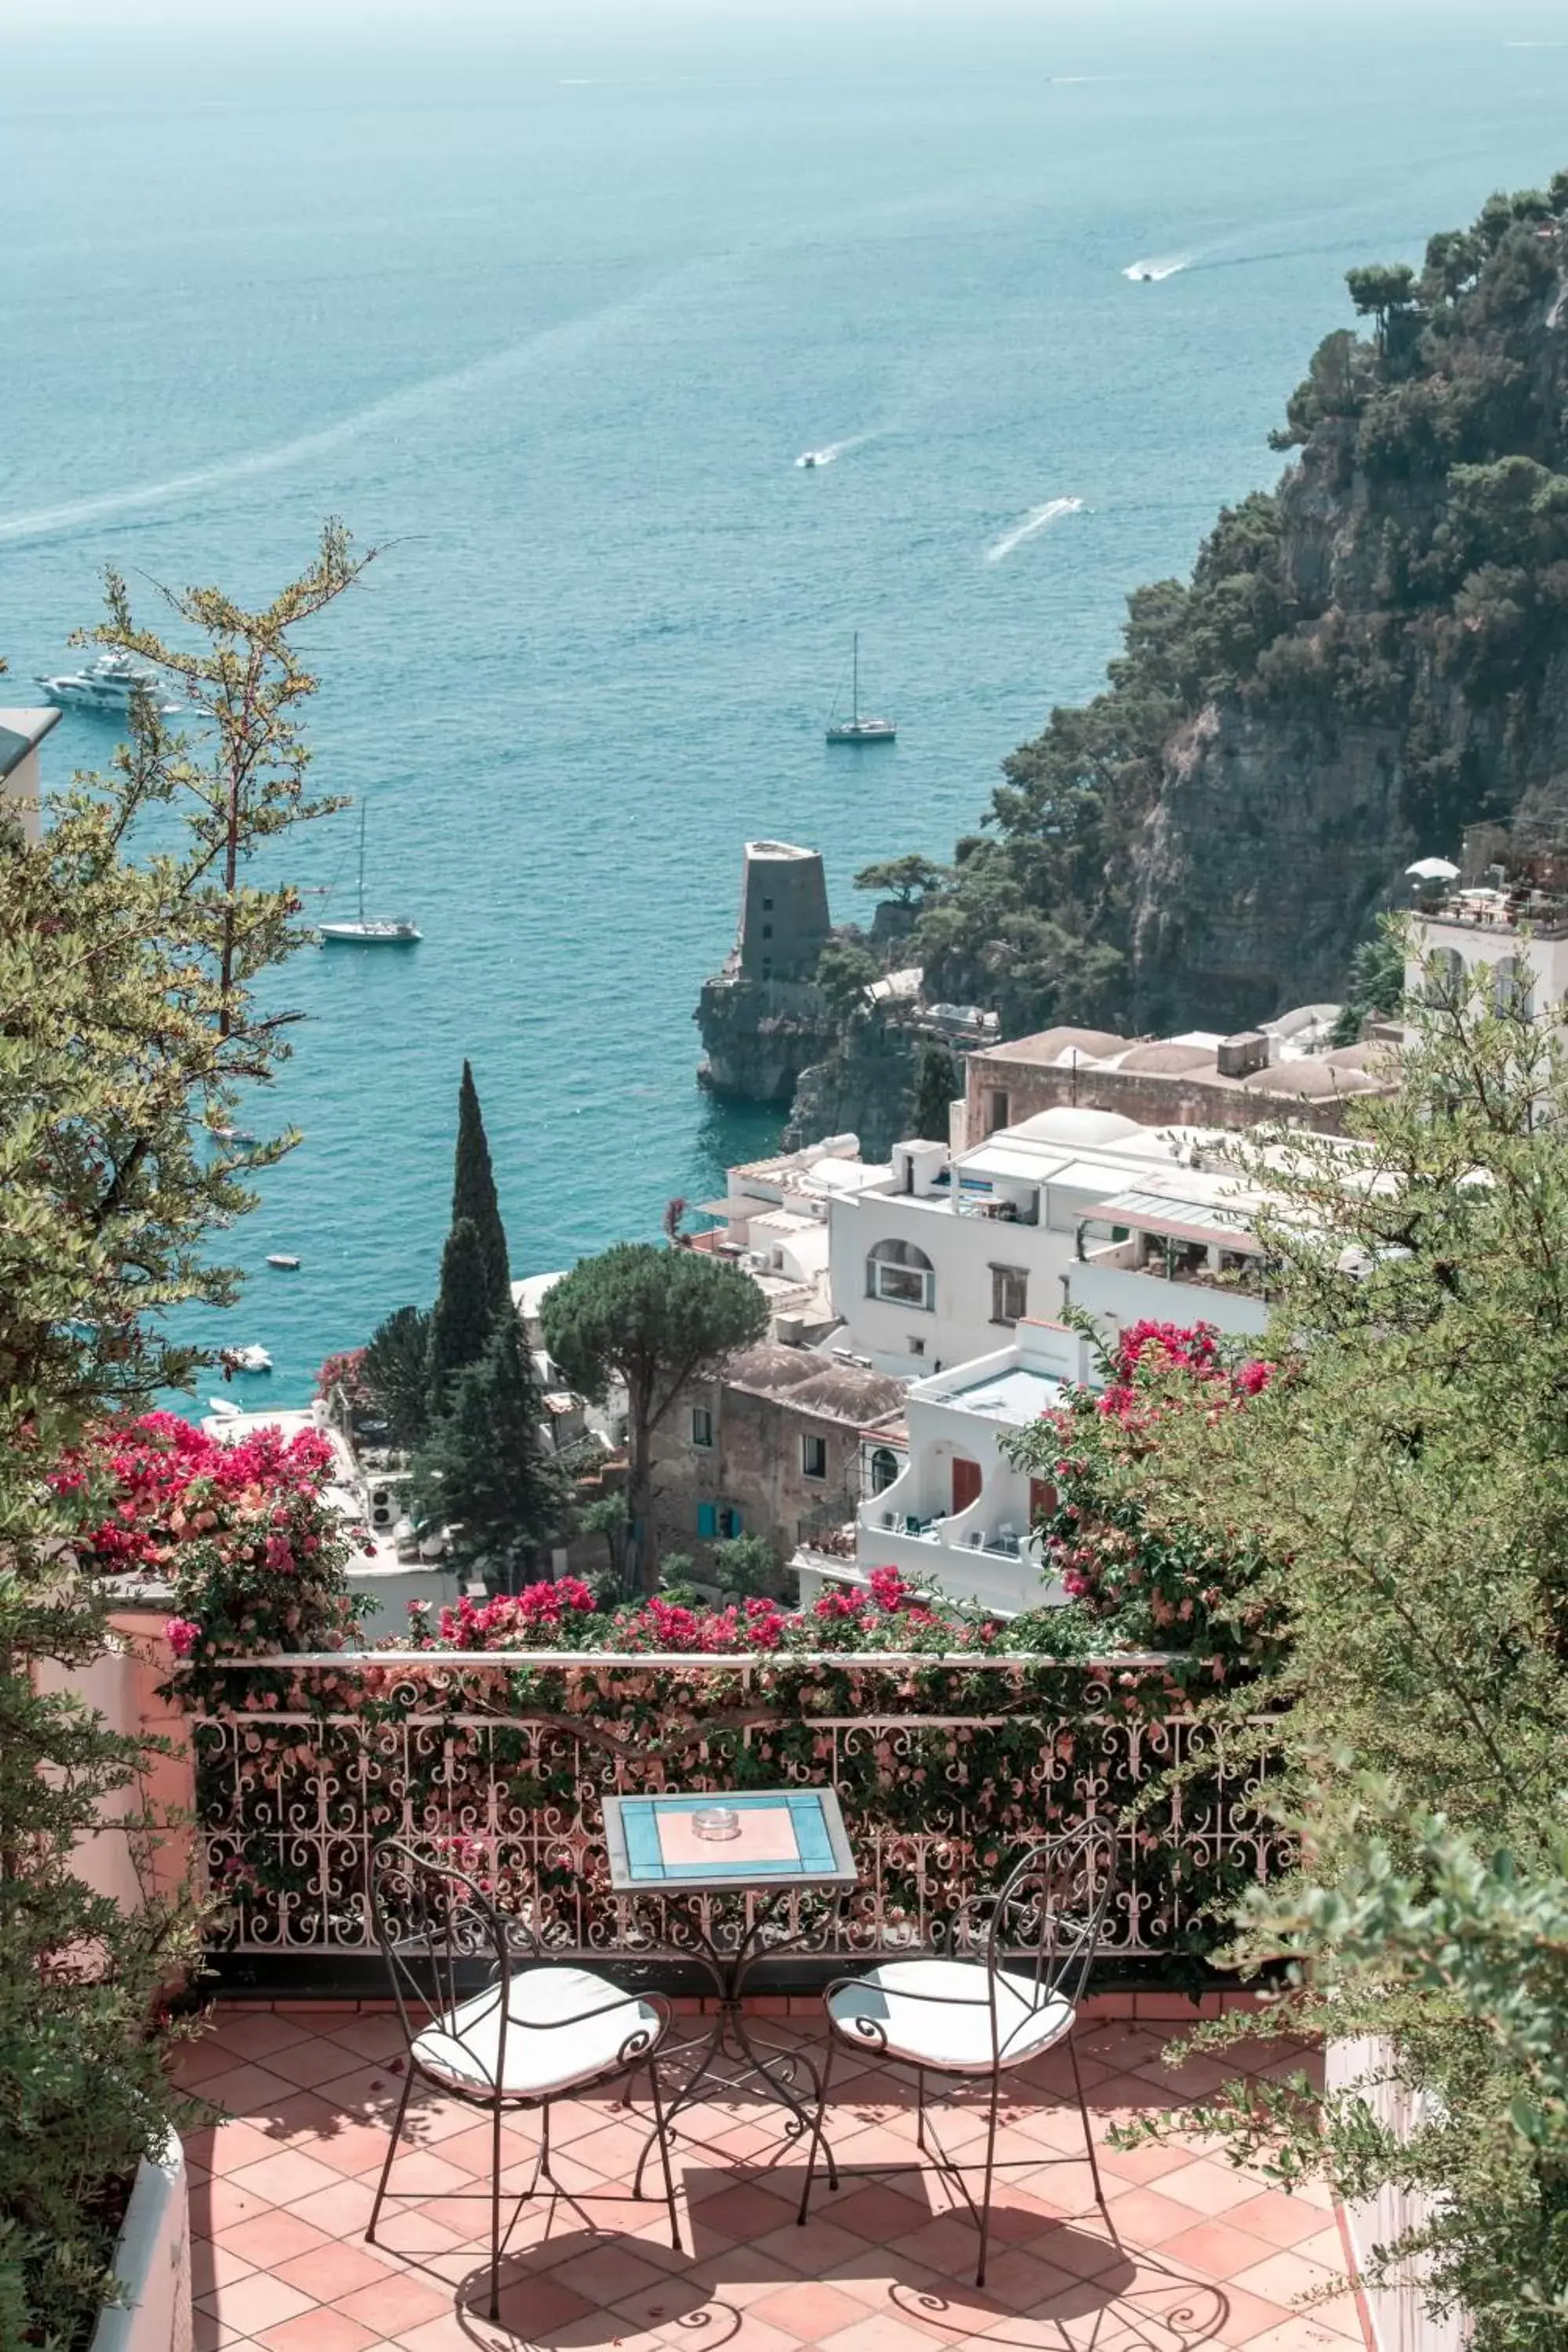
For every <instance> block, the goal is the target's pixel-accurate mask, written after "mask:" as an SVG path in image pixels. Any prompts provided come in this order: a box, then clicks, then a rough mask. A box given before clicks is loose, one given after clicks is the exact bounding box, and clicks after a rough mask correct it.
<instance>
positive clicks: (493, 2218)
mask: <svg viewBox="0 0 1568 2352" xmlns="http://www.w3.org/2000/svg"><path fill="white" fill-rule="evenodd" d="M490 2317H491V2319H492V2320H495V2319H499V2318H500V2093H499V2092H498V2093H497V2095H496V2101H495V2105H494V2106H493V2107H492V2108H491V2109H490Z"/></svg>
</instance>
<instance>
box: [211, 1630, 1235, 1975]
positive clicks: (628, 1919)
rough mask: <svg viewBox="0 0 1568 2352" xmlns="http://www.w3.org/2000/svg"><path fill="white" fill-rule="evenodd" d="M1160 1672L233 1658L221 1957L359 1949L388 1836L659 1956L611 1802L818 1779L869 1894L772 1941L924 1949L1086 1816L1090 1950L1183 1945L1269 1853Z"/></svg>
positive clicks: (807, 1911) (783, 1662)
mask: <svg viewBox="0 0 1568 2352" xmlns="http://www.w3.org/2000/svg"><path fill="white" fill-rule="evenodd" d="M1165 1664H1167V1662H1166V1661H1164V1660H1163V1659H1160V1658H1158V1657H1153V1656H1150V1657H1139V1658H1126V1657H1118V1658H1116V1659H1114V1660H1112V1661H1100V1662H1082V1661H1063V1662H1053V1661H1050V1660H1036V1659H1033V1658H1030V1659H1027V1660H1020V1659H1019V1658H1018V1657H1016V1656H1008V1657H985V1656H975V1655H972V1654H960V1655H956V1656H953V1657H951V1658H944V1657H933V1656H931V1655H927V1654H912V1655H908V1656H904V1655H899V1654H889V1653H877V1654H844V1653H829V1654H821V1655H819V1656H816V1657H806V1656H803V1655H801V1654H787V1655H782V1656H779V1655H774V1656H768V1655H763V1656H761V1657H755V1658H752V1657H748V1658H736V1657H711V1658H704V1657H694V1656H691V1655H689V1654H672V1655H670V1656H668V1657H664V1656H655V1655H648V1654H644V1655H641V1656H634V1657H628V1656H626V1655H624V1654H621V1655H616V1656H608V1655H598V1654H567V1655H563V1654H561V1653H559V1652H543V1653H535V1654H531V1655H524V1654H519V1653H515V1652H512V1653H496V1654H486V1655H480V1654H460V1655H454V1654H429V1653H419V1652H415V1653H404V1654H389V1653H386V1652H382V1653H376V1654H367V1655H365V1656H363V1657H360V1656H353V1657H349V1656H345V1655H343V1654H322V1655H321V1656H318V1657H314V1658H310V1659H303V1658H296V1657H289V1658H282V1657H279V1658H272V1659H258V1660H252V1661H249V1662H247V1664H244V1665H239V1666H235V1667H232V1668H226V1669H225V1685H224V1686H225V1689H226V1695H227V1703H226V1704H218V1703H216V1700H214V1699H212V1698H210V1697H209V1699H208V1701H207V1702H206V1704H205V1706H204V1707H195V1708H193V1712H194V1716H195V1720H194V1724H193V1730H194V1737H195V1749H196V1758H197V1785H198V1805H199V1811H200V1815H201V1822H202V1832H203V1837H204V1841H205V1862H206V1869H207V1874H208V1876H209V1880H210V1883H211V1885H212V1887H213V1889H214V1890H215V1892H216V1893H217V1894H218V1895H220V1896H221V1897H222V1898H223V1899H222V1901H221V1904H220V1906H219V1912H218V1924H217V1927H216V1930H215V1942H216V1945H217V1946H218V1947H219V1948H224V1949H227V1950H230V1951H234V1952H237V1953H249V1954H266V1953H274V1954H280V1953H296V1954H297V1953H302V1952H314V1953H317V1954H353V1953H364V1952H368V1951H370V1950H372V1949H373V1948H374V1936H373V1931H372V1926H371V1919H370V1912H369V1905H368V1901H367V1895H366V1888H367V1882H368V1870H369V1863H370V1857H371V1854H372V1853H373V1852H374V1849H375V1847H376V1846H377V1845H379V1844H380V1843H382V1842H383V1841H384V1839H387V1838H393V1837H397V1838H402V1839H404V1840H406V1841H409V1842H411V1843H416V1844H420V1843H425V1844H428V1845H429V1846H430V1847H431V1848H432V1849H436V1850H441V1851H446V1852H456V1853H458V1854H459V1855H460V1856H461V1857H462V1858H463V1860H464V1863H465V1866H466V1867H469V1868H471V1869H473V1870H475V1871H476V1872H477V1873H478V1874H479V1875H480V1876H482V1877H485V1878H487V1879H489V1880H490V1881H491V1882H492V1883H493V1884H494V1885H496V1886H497V1887H498V1888H500V1889H501V1890H502V1891H503V1892H505V1891H507V1890H512V1891H517V1892H520V1893H521V1894H525V1895H526V1899H527V1900H528V1901H529V1903H530V1904H531V1906H533V1916H534V1917H535V1919H536V1921H538V1920H545V1921H546V1922H547V1924H548V1928H549V1932H550V1935H551V1937H552V1941H553V1942H554V1943H555V1945H556V1946H557V1947H558V1948H560V1949H561V1951H562V1952H563V1953H571V1954H574V1955H579V1956H585V1955H598V1956H600V1957H604V1956H606V1955H610V1954H614V1953H617V1952H618V1953H624V1954H634V1953H637V1952H639V1951H644V1950H647V1948H649V1947H650V1943H657V1942H658V1940H659V1937H658V1922H657V1919H655V1920H654V1921H653V1923H652V1925H651V1926H650V1913H649V1908H648V1906H647V1905H646V1904H644V1903H643V1902H642V1901H641V1899H640V1898H639V1900H638V1902H637V1906H635V1907H634V1906H628V1904H627V1902H626V1900H625V1899H624V1898H622V1897H619V1896H616V1895H615V1894H613V1893H612V1891H611V1889H610V1886H609V1881H608V1871H607V1864H606V1860H605V1844H604V1822H603V1812H602V1800H603V1798H604V1797H605V1795H606V1794H607V1793H610V1792H611V1791H616V1792H622V1793H625V1792H627V1791H634V1792H635V1791H637V1790H649V1789H658V1788H687V1789H693V1790H698V1789H702V1790H706V1789H722V1788H732V1787H737V1786H739V1787H753V1788H754V1787H765V1786H768V1785H774V1786H778V1785H785V1784H790V1783H796V1784H798V1783H803V1782H811V1781H817V1782H826V1783H828V1784H830V1785H831V1786H833V1787H834V1788H835V1789H836V1790H837V1792H838V1795H839V1799H840V1802H841V1804H842V1806H843V1810H844V1815H845V1820H846V1823H847V1827H848V1830H849V1833H850V1838H851V1842H852V1843H853V1846H854V1850H855V1853H856V1857H857V1860H858V1864H859V1865H860V1869H861V1872H862V1881H861V1885H860V1886H859V1888H858V1890H857V1891H856V1892H855V1894H854V1895H851V1896H850V1897H849V1898H848V1900H847V1901H846V1902H844V1903H842V1904H841V1905H839V1906H837V1907H835V1906H831V1905H827V1904H822V1905H820V1906H817V1908H816V1910H815V1911H814V1910H813V1907H812V1902H813V1899H812V1898H811V1897H810V1896H803V1897H800V1898H798V1899H797V1900H796V1901H795V1905H794V1907H793V1908H792V1910H791V1912H790V1914H789V1925H790V1926H791V1927H792V1929H793V1930H794V1931H795V1934H796V1935H797V1937H799V1938H800V1939H801V1940H802V1941H803V1942H804V1943H805V1945H807V1946H808V1947H810V1948H814V1949H816V1950H820V1951H821V1952H823V1953H825V1954H837V1955H840V1956H845V1957H855V1956H871V1955H875V1954H879V1953H888V1952H893V1951H902V1952H909V1951H914V1950H925V1951H941V1950H942V1949H943V1948H946V1946H947V1944H948V1942H949V1939H950V1935H951V1928H952V1921H953V1919H954V1917H955V1916H956V1915H957V1913H958V1912H959V1910H960V1908H961V1906H963V1904H964V1903H965V1902H966V1901H967V1900H968V1899H969V1898H970V1897H972V1896H973V1895H974V1894H975V1893H976V1892H978V1891H981V1890H984V1888H985V1887H987V1886H988V1885H992V1884H994V1883H995V1881H996V1880H997V1878H998V1876H999V1874H1000V1873H1001V1871H1002V1869H1003V1868H1004V1866H1005V1864H1006V1862H1007V1860H1008V1858H1009V1856H1010V1855H1011V1854H1012V1853H1016V1851H1017V1850H1018V1848H1019V1847H1020V1846H1021V1844H1023V1843H1025V1842H1026V1841H1027V1840H1028V1839H1029V1838H1030V1837H1033V1836H1037V1835H1039V1834H1042V1833H1044V1832H1047V1831H1048V1830H1052V1829H1060V1828H1066V1827H1070V1826H1071V1825H1072V1823H1073V1822H1077V1821H1079V1820H1081V1819H1083V1818H1085V1817H1088V1816H1091V1815H1092V1816H1095V1817H1097V1818H1101V1819H1107V1820H1110V1821H1113V1822H1115V1824H1116V1844H1117V1850H1118V1869H1117V1878H1116V1885H1115V1889H1114V1893H1113V1895H1112V1900H1111V1908H1110V1917H1109V1921H1108V1926H1107V1932H1106V1937H1105V1941H1104V1947H1103V1948H1104V1950H1105V1951H1106V1953H1107V1954H1108V1955H1110V1956H1119V1957H1121V1958H1128V1959H1148V1958H1158V1957H1170V1956H1173V1955H1175V1954H1177V1953H1181V1952H1192V1951H1196V1950H1201V1949H1202V1948H1205V1945H1206V1944H1207V1943H1208V1942H1210V1941H1212V1939H1213V1934H1214V1927H1213V1921H1214V1919H1215V1914H1216V1906H1221V1907H1228V1901H1229V1898H1230V1897H1231V1896H1233V1895H1234V1894H1235V1892H1236V1891H1237V1888H1238V1886H1239V1885H1241V1884H1243V1883H1245V1882H1247V1881H1251V1880H1258V1879H1261V1878H1263V1877H1264V1876H1266V1875H1267V1874H1268V1872H1269V1870H1270V1868H1271V1866H1273V1865H1274V1864H1275V1863H1276V1861H1277V1859H1278V1854H1279V1838H1278V1832H1276V1831H1275V1829H1274V1827H1273V1825H1272V1824H1271V1823H1270V1822H1268V1819H1267V1817H1266V1815H1264V1814H1263V1813H1262V1812H1260V1811H1259V1809H1258V1794H1259V1787H1260V1780H1261V1769H1262V1768H1261V1767H1260V1766H1259V1764H1258V1761H1257V1747H1256V1743H1249V1742H1241V1743H1238V1744H1237V1746H1236V1748H1235V1750H1234V1752H1228V1753H1227V1750H1226V1745H1225V1743H1224V1741H1223V1740H1222V1739H1221V1738H1220V1736H1219V1735H1218V1734H1217V1733H1216V1731H1215V1728H1214V1727H1212V1726H1210V1725H1207V1724H1205V1723H1203V1722H1202V1721H1200V1720H1199V1719H1197V1718H1196V1717H1193V1716H1191V1715H1188V1714H1184V1713H1183V1712H1181V1711H1179V1710H1177V1711H1174V1712H1173V1711H1169V1709H1168V1706H1167V1703H1166V1702H1167V1697H1168V1693H1169V1690H1170V1684H1169V1681H1168V1679H1167V1677H1166V1675H1165V1674H1164V1672H1163V1668H1164V1666H1165ZM1156 1693H1158V1694H1160V1695H1161V1696H1160V1698H1159V1701H1158V1704H1156V1700H1155V1694H1156ZM955 1695H961V1699H962V1703H959V1704H955V1703H954V1701H955ZM847 1699H848V1703H846V1700H847ZM976 1702H978V1703H976Z"/></svg>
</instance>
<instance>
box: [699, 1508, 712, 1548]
mask: <svg viewBox="0 0 1568 2352" xmlns="http://www.w3.org/2000/svg"><path fill="white" fill-rule="evenodd" d="M714 1529H715V1520H714V1517H713V1506H712V1504H711V1503H699V1504H698V1506H697V1532H698V1534H699V1535H700V1536H706V1537H707V1538H708V1539H709V1541H710V1542H711V1541H712V1539H713V1535H714Z"/></svg>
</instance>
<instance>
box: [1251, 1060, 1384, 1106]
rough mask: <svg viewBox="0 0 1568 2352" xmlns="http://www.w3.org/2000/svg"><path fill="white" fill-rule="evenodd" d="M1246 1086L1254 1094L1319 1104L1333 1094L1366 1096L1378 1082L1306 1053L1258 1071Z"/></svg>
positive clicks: (1353, 1070) (1355, 1071)
mask: <svg viewBox="0 0 1568 2352" xmlns="http://www.w3.org/2000/svg"><path fill="white" fill-rule="evenodd" d="M1241 1083H1242V1086H1243V1087H1245V1089H1246V1091H1247V1093H1248V1094H1250V1095H1285V1096H1290V1095H1294V1096H1296V1097H1298V1098H1300V1097H1304V1096H1305V1097H1310V1098H1311V1099H1312V1100H1313V1101H1314V1102H1316V1101H1321V1099H1322V1098H1323V1097H1326V1096H1329V1095H1364V1094H1367V1093H1370V1092H1371V1091H1372V1090H1373V1085H1374V1081H1373V1079H1371V1078H1369V1077H1368V1076H1367V1075H1366V1072H1365V1071H1364V1070H1356V1069H1344V1068H1338V1069H1336V1068H1335V1067H1334V1066H1333V1065H1332V1064H1331V1063H1329V1062H1324V1061H1319V1060H1318V1059H1317V1057H1316V1056H1315V1055H1310V1054H1303V1055H1300V1058H1299V1059H1297V1060H1295V1061H1289V1062H1275V1063H1273V1064H1272V1065H1271V1066H1269V1068H1268V1069H1267V1070H1257V1071H1255V1072H1254V1073H1253V1075H1252V1076H1251V1077H1249V1078H1243V1080H1242V1082H1241Z"/></svg>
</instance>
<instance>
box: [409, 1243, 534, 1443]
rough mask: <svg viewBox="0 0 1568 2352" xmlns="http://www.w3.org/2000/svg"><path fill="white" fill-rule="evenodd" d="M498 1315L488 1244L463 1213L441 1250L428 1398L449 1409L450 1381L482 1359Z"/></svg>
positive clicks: (441, 1409)
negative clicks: (491, 1281) (487, 1250)
mask: <svg viewBox="0 0 1568 2352" xmlns="http://www.w3.org/2000/svg"><path fill="white" fill-rule="evenodd" d="M516 1319H517V1318H516V1317H515V1316H510V1317H506V1318H500V1317H498V1315H497V1313H496V1304H495V1296H494V1293H493V1291H492V1289H491V1287H490V1283H489V1269H488V1267H487V1265H486V1263H485V1254H484V1245H483V1244H482V1243H481V1241H480V1239H479V1228H478V1226H477V1225H476V1224H475V1223H474V1221H473V1219H472V1218H471V1217H459V1218H458V1222H457V1223H456V1224H455V1225H454V1226H453V1227H452V1230H451V1232H450V1233H449V1234H447V1246H446V1248H445V1249H444V1250H443V1251H442V1253H441V1287H440V1289H439V1291H438V1292H437V1297H436V1306H435V1311H434V1312H433V1314H432V1315H431V1318H430V1372H429V1385H430V1403H431V1408H432V1411H433V1412H437V1413H439V1412H444V1411H445V1409H446V1406H447V1401H448V1399H449V1398H450V1396H451V1392H452V1384H453V1382H454V1381H455V1380H456V1379H457V1377H458V1373H459V1372H461V1371H462V1370H464V1369H465V1368H466V1367H467V1366H468V1365H469V1364H476V1363H478V1361H479V1358H480V1357H481V1356H482V1355H483V1354H484V1352H485V1349H486V1348H487V1346H488V1345H489V1336H490V1332H491V1330H492V1329H493V1328H494V1327H495V1325H496V1323H497V1322H498V1320H506V1321H511V1322H515V1321H516Z"/></svg>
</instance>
